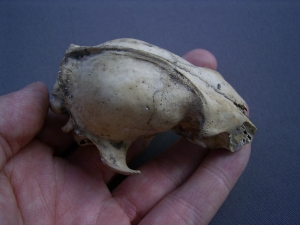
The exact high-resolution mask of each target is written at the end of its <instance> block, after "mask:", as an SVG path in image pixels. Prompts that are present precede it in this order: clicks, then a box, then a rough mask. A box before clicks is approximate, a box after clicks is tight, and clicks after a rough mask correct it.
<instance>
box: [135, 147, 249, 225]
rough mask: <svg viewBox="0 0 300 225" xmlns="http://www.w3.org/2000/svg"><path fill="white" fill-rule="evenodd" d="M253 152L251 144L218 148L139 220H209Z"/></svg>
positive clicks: (162, 221) (152, 221) (154, 222)
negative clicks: (238, 148)
mask: <svg viewBox="0 0 300 225" xmlns="http://www.w3.org/2000/svg"><path fill="white" fill-rule="evenodd" d="M249 156H250V145H247V146H245V147H244V148H243V149H241V150H240V151H238V152H235V153H231V152H228V151H227V150H225V149H216V150H213V151H211V152H210V153H209V155H208V156H207V157H206V158H205V160H204V161H203V162H202V163H201V165H200V167H199V168H198V169H197V170H196V171H195V173H194V174H193V175H192V176H191V177H190V178H189V179H188V180H187V182H186V183H184V184H183V185H182V186H181V187H180V188H178V189H177V190H175V191H173V192H172V193H170V194H169V195H168V196H166V197H165V198H164V199H163V200H162V201H161V202H160V203H159V204H158V205H157V206H156V207H155V208H154V209H153V210H152V211H151V212H150V213H149V214H148V215H147V216H146V217H145V218H144V219H143V220H142V221H141V223H139V224H208V223H209V221H210V220H211V219H212V217H213V216H214V215H215V213H216V212H217V210H218V209H219V208H220V206H221V205H222V203H223V202H224V201H225V199H226V197H227V196H228V194H229V192H230V191H231V189H232V188H233V186H234V184H235V183H236V181H237V179H238V178H239V176H240V175H241V174H242V172H243V171H244V169H245V167H246V165H247V162H248V160H249Z"/></svg>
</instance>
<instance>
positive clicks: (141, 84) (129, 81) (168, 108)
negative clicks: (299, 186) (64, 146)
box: [50, 39, 256, 174]
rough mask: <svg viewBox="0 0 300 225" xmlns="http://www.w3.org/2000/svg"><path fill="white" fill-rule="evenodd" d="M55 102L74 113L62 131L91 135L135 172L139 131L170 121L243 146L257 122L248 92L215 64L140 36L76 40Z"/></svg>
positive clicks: (196, 136)
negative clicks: (193, 60)
mask: <svg viewBox="0 0 300 225" xmlns="http://www.w3.org/2000/svg"><path fill="white" fill-rule="evenodd" d="M52 94H53V96H54V100H52V101H51V103H50V108H51V110H52V111H53V112H55V113H63V114H67V115H69V121H68V123H67V124H66V125H65V126H64V127H63V128H62V129H63V131H65V132H69V131H72V130H73V133H74V137H75V139H76V141H77V142H78V143H79V144H88V143H93V144H95V145H96V146H97V148H98V149H99V151H100V155H101V159H102V161H103V162H104V163H105V164H106V165H108V166H109V167H111V168H112V169H114V170H115V171H117V172H119V173H123V174H136V173H139V171H137V170H131V169H129V168H128V166H127V164H126V152H127V149H128V148H129V146H130V145H131V144H132V142H133V141H135V140H136V139H137V138H146V139H149V140H150V139H151V138H152V137H153V136H154V135H155V134H157V133H159V132H164V131H167V130H170V129H172V130H173V131H175V132H176V133H178V134H179V135H182V136H184V137H186V138H187V139H189V140H191V141H192V142H194V143H197V144H200V143H204V144H206V145H207V146H208V147H209V148H212V149H213V148H226V149H228V150H230V151H232V152H234V151H237V150H239V149H240V148H241V147H243V146H244V145H245V144H247V143H249V142H251V141H252V139H253V135H254V133H255V131H256V127H255V126H254V125H253V124H252V123H251V121H250V120H249V119H248V118H247V116H245V111H246V110H247V107H246V106H245V102H244V100H243V99H242V98H241V97H240V96H239V95H238V94H237V93H236V91H235V90H234V89H233V88H232V87H231V86H230V85H229V84H228V83H227V82H226V81H225V80H224V79H223V77H222V76H221V75H220V74H219V73H218V72H216V71H213V70H210V69H207V68H201V67H196V66H193V65H192V64H190V63H189V62H187V61H185V60H184V59H182V58H180V57H179V56H177V55H174V54H172V53H171V52H169V51H167V50H164V49H161V48H159V47H157V46H154V45H151V44H149V43H146V42H143V41H139V40H135V39H117V40H112V41H109V42H105V43H103V44H101V45H97V46H92V47H85V46H83V47H81V46H77V45H71V46H70V47H69V48H68V49H67V51H66V53H65V56H64V58H63V60H62V62H61V65H60V70H59V73H58V78H57V81H56V83H55V85H54V87H53V91H52Z"/></svg>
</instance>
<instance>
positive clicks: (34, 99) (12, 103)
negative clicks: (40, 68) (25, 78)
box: [0, 82, 49, 169]
mask: <svg viewBox="0 0 300 225" xmlns="http://www.w3.org/2000/svg"><path fill="white" fill-rule="evenodd" d="M48 106H49V100H48V90H47V88H46V86H45V85H44V84H43V83H41V82H36V83H33V84H31V85H29V86H27V87H25V88H23V89H22V90H19V91H16V92H13V93H10V94H7V95H4V96H0V169H1V168H2V167H3V166H4V165H5V163H6V162H7V160H8V159H9V158H10V157H12V156H13V155H14V154H16V153H17V152H18V151H19V150H20V149H21V148H22V147H24V146H25V145H27V144H28V143H29V142H30V141H31V140H32V139H33V138H34V137H35V135H36V134H37V133H38V132H39V131H40V130H41V128H42V126H43V123H44V120H45V117H46V114H47V111H48Z"/></svg>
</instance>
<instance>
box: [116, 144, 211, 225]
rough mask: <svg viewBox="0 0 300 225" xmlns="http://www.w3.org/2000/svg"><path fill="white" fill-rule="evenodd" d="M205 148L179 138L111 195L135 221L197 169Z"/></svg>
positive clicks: (133, 222)
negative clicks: (139, 173)
mask: <svg viewBox="0 0 300 225" xmlns="http://www.w3.org/2000/svg"><path fill="white" fill-rule="evenodd" d="M207 151H208V150H207V149H203V148H202V147H200V146H198V145H195V144H192V143H191V142H189V141H187V140H186V139H183V138H182V139H180V140H179V141H178V142H176V143H175V144H174V145H173V146H172V147H171V148H170V149H168V150H167V151H165V152H164V153H163V154H161V155H160V156H158V157H157V158H155V159H153V160H151V161H149V162H148V163H146V164H145V165H143V166H141V168H140V170H141V172H142V174H141V175H138V176H131V177H128V178H127V179H126V180H125V181H124V182H122V183H121V184H120V185H119V186H118V187H117V188H116V189H115V190H114V191H113V196H114V197H115V199H116V201H117V202H118V203H119V204H120V205H121V207H122V208H123V209H124V211H125V213H126V214H127V215H128V216H129V218H130V219H131V221H132V224H136V223H137V222H138V221H139V220H140V219H141V218H143V217H144V216H145V215H146V214H147V213H148V211H149V210H150V209H151V208H152V207H153V206H154V205H156V204H157V202H159V201H160V200H161V199H162V198H163V197H164V196H165V195H167V194H168V193H170V192H171V191H173V190H174V189H176V188H177V187H178V186H180V185H181V184H182V183H183V182H184V181H185V180H186V179H187V178H188V177H189V176H190V175H191V173H192V172H193V171H194V170H195V169H196V168H197V166H198V165H199V163H200V162H201V160H202V159H203V158H204V157H205V155H206V154H207ZM174 224H176V223H174Z"/></svg>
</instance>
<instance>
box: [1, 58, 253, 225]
mask: <svg viewBox="0 0 300 225" xmlns="http://www.w3.org/2000/svg"><path fill="white" fill-rule="evenodd" d="M196 56H197V55H196ZM198 56H199V55H198ZM202 57H203V56H202ZM187 58H188V57H187ZM190 60H191V61H193V59H190ZM204 61H205V60H204ZM196 64H197V63H196ZM200 64H201V63H200ZM211 67H213V66H211ZM47 99H48V95H47V90H46V89H45V87H44V86H43V85H41V84H35V85H34V86H31V87H28V88H26V89H23V90H21V91H19V92H16V93H13V94H10V95H8V96H3V97H1V98H0V104H1V112H0V166H1V174H0V217H1V221H5V222H6V223H7V224H130V223H132V224H137V223H139V224H205V223H208V221H209V220H210V219H211V218H212V217H213V215H214V214H215V213H216V211H217V209H218V208H219V207H220V205H221V204H222V202H223V201H224V200H225V198H226V197H227V195H228V194H229V191H230V190H231V188H232V187H233V185H234V183H235V182H236V180H237V179H238V177H239V176H240V174H241V173H242V171H243V169H244V168H245V166H246V164H247V161H248V158H249V154H250V146H246V148H248V150H247V149H245V150H244V151H240V152H237V153H235V154H231V153H228V152H227V151H223V150H216V151H211V152H209V153H208V150H205V149H201V148H200V147H199V146H196V145H193V144H191V143H189V142H187V141H186V140H184V139H181V140H179V141H178V142H177V143H176V144H174V146H173V147H171V148H170V149H168V150H167V151H165V152H164V153H163V154H162V155H161V156H159V157H158V158H156V159H154V160H152V161H150V162H148V163H146V164H145V165H144V166H143V167H142V168H140V170H141V172H142V174H141V175H138V176H130V177H128V178H126V179H125V180H124V181H123V182H122V183H121V184H120V185H119V186H118V187H116V188H115V189H114V190H113V191H112V192H111V191H110V190H109V189H108V187H107V184H108V183H109V182H110V181H111V180H112V179H113V177H114V175H115V174H114V173H113V172H112V171H110V170H109V169H107V168H106V167H105V166H103V164H102V162H101V160H100V156H99V153H98V151H97V149H96V148H95V147H94V146H88V147H84V148H77V149H74V150H73V151H71V152H70V153H69V154H67V155H66V156H65V157H63V158H62V157H59V155H61V153H63V152H66V149H68V148H70V146H71V144H72V138H71V137H70V135H69V134H62V133H61V131H60V129H59V127H61V125H62V123H63V122H62V123H57V121H59V120H58V118H56V117H55V118H53V115H52V114H49V115H48V117H47V119H45V118H46V115H47V110H48V100H47ZM11 103H14V104H11ZM25 103H26V104H25ZM2 106H3V107H2ZM53 119H55V123H53V122H52V120H53ZM60 119H61V120H64V118H60ZM44 121H46V123H45V124H44V126H43V123H44ZM42 127H43V129H42ZM142 148H143V144H141V143H138V142H137V143H135V144H134V145H133V146H132V148H131V150H130V152H129V156H128V158H129V160H130V159H131V158H132V157H134V156H135V155H137V154H138V152H140V150H141V149H142ZM187 152H188V154H187ZM5 222H4V224H5Z"/></svg>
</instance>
